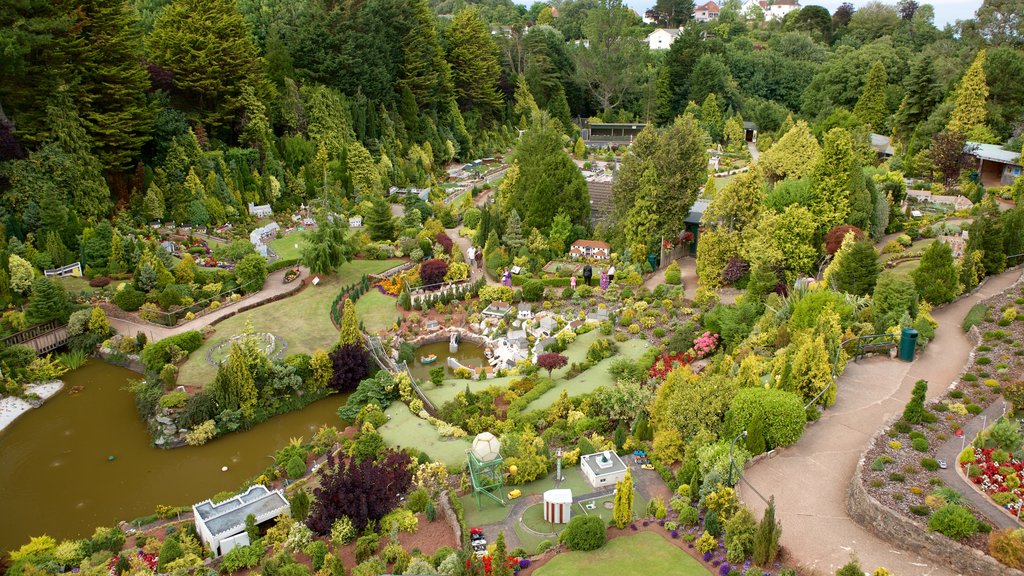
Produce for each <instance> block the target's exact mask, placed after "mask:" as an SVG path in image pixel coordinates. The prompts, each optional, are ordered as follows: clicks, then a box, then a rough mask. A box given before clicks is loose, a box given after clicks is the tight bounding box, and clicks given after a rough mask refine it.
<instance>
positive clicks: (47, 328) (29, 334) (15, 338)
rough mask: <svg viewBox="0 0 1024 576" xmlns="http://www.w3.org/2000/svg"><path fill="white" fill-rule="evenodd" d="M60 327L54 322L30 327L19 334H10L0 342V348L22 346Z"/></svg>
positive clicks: (58, 323) (59, 324)
mask: <svg viewBox="0 0 1024 576" xmlns="http://www.w3.org/2000/svg"><path fill="white" fill-rule="evenodd" d="M60 326H61V323H60V322H58V321H56V320H50V321H49V322H44V323H42V324H36V325H35V326H30V327H28V328H26V329H24V330H22V331H21V332H18V333H16V334H11V335H10V336H8V337H7V338H4V339H3V340H0V347H4V348H6V347H7V346H16V345H18V344H24V343H25V342H28V341H29V340H35V339H36V338H38V337H40V336H42V335H43V334H46V333H47V332H52V331H54V330H56V329H57V328H59V327H60Z"/></svg>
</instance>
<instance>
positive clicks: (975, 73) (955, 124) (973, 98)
mask: <svg viewBox="0 0 1024 576" xmlns="http://www.w3.org/2000/svg"><path fill="white" fill-rule="evenodd" d="M954 95H955V98H956V100H955V104H954V106H953V112H952V114H951V115H950V117H949V123H948V124H946V130H949V131H950V132H952V133H954V134H963V135H964V136H967V138H968V140H973V141H976V142H977V141H981V142H987V141H990V140H992V139H993V137H992V133H991V131H990V130H989V128H988V126H986V125H985V120H986V118H987V117H988V111H987V109H986V108H985V100H986V99H987V98H988V82H987V81H986V80H985V50H979V51H978V55H977V56H975V58H974V62H972V63H971V66H970V68H968V69H967V72H965V73H964V76H963V78H961V79H960V84H958V85H957V87H956V92H955V94H954Z"/></svg>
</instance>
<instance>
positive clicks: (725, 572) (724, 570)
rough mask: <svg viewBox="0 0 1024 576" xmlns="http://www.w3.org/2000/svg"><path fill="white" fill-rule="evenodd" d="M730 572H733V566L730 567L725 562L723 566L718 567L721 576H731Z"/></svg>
mask: <svg viewBox="0 0 1024 576" xmlns="http://www.w3.org/2000/svg"><path fill="white" fill-rule="evenodd" d="M730 570H732V566H730V565H729V563H728V562H723V563H722V565H721V566H719V567H718V574H719V576H729V571H730Z"/></svg>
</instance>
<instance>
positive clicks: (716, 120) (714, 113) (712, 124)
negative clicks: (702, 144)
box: [700, 92, 725, 142]
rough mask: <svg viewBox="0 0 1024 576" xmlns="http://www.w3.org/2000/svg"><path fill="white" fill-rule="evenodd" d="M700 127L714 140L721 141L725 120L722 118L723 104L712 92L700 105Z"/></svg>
mask: <svg viewBox="0 0 1024 576" xmlns="http://www.w3.org/2000/svg"><path fill="white" fill-rule="evenodd" d="M700 127H701V128H703V129H704V131H705V132H707V133H708V135H710V136H711V141H712V142H721V141H722V133H723V131H724V128H725V122H724V121H723V120H722V105H721V104H719V102H718V96H717V95H716V94H715V93H714V92H712V93H711V94H708V96H707V98H705V99H704V102H703V103H701V105H700Z"/></svg>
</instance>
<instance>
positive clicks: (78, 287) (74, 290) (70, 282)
mask: <svg viewBox="0 0 1024 576" xmlns="http://www.w3.org/2000/svg"><path fill="white" fill-rule="evenodd" d="M58 280H59V281H60V283H61V284H62V285H63V286H64V290H66V291H67V293H68V294H71V295H72V296H77V295H79V294H81V293H82V292H83V291H84V292H86V293H89V294H91V293H93V292H95V291H97V290H99V288H93V287H92V286H89V281H88V280H86V279H85V278H79V277H76V276H65V277H63V278H59V279H58ZM120 282H125V280H114V281H112V282H111V284H112V285H113V286H115V287H116V286H117V284H118V283H120Z"/></svg>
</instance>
